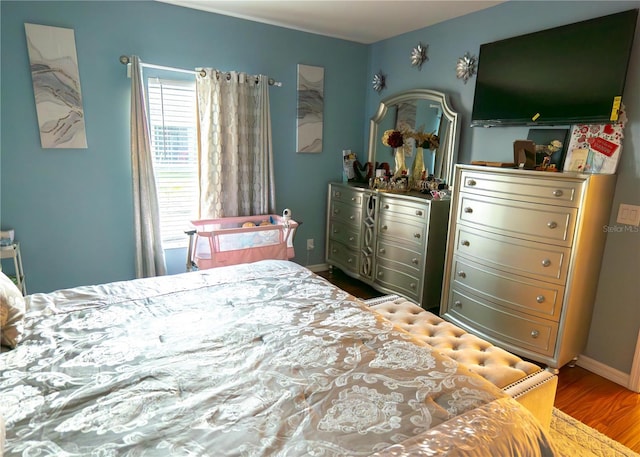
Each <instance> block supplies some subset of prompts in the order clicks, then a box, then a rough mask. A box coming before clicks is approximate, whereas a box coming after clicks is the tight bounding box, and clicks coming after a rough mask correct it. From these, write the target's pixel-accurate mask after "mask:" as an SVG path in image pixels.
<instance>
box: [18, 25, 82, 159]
mask: <svg viewBox="0 0 640 457" xmlns="http://www.w3.org/2000/svg"><path fill="white" fill-rule="evenodd" d="M25 31H26V35H27V47H28V50H29V62H30V65H31V79H32V81H33V92H34V95H35V102H36V111H37V114H38V126H39V129H40V142H41V143H42V147H43V148H78V149H81V148H86V147H87V136H86V133H85V125H84V111H83V109H82V94H81V91H80V73H79V71H78V57H77V54H76V43H75V35H74V31H73V29H65V28H60V27H50V26H46V25H38V24H25Z"/></svg>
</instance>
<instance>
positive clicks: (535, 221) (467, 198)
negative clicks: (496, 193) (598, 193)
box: [458, 193, 578, 246]
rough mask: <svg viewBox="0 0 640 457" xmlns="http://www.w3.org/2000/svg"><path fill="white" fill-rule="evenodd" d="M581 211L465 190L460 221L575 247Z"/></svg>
mask: <svg viewBox="0 0 640 457" xmlns="http://www.w3.org/2000/svg"><path fill="white" fill-rule="evenodd" d="M577 211H578V210H577V209H575V208H565V207H557V206H551V205H539V204H528V203H523V202H516V201H513V200H499V199H494V198H488V197H478V196H474V195H469V194H464V193H462V194H460V206H459V208H458V221H459V222H463V223H467V224H471V225H473V226H475V227H477V226H484V227H486V228H488V229H490V230H493V231H495V232H497V233H501V234H503V235H508V236H515V237H518V238H525V239H528V240H536V241H540V242H543V243H554V244H559V245H561V246H571V243H572V241H573V232H574V226H575V221H576V214H577Z"/></svg>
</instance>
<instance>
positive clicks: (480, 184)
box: [460, 170, 584, 208]
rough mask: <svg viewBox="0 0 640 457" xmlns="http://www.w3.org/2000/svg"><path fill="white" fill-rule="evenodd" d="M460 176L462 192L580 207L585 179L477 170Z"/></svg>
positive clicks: (465, 171)
mask: <svg viewBox="0 0 640 457" xmlns="http://www.w3.org/2000/svg"><path fill="white" fill-rule="evenodd" d="M461 177H462V178H461V180H460V192H472V193H474V194H479V195H486V196H493V197H500V198H508V199H511V200H518V201H530V202H536V203H544V204H551V205H559V206H570V207H574V208H577V207H578V206H580V200H581V198H582V192H583V182H584V181H583V180H575V181H572V180H570V179H562V180H560V179H549V178H545V177H544V173H542V174H541V176H540V177H532V176H524V173H518V172H514V173H512V174H501V173H483V172H482V171H475V170H463V171H462V172H461Z"/></svg>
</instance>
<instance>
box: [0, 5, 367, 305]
mask: <svg viewBox="0 0 640 457" xmlns="http://www.w3.org/2000/svg"><path fill="white" fill-rule="evenodd" d="M1 8H2V50H1V51H2V74H1V76H2V93H1V94H2V143H1V144H2V157H1V159H2V180H1V184H2V187H1V190H2V192H1V205H2V206H1V210H2V211H1V217H2V219H1V221H0V222H1V223H2V226H3V227H11V228H14V229H15V230H16V237H17V239H19V240H21V242H22V251H23V259H24V268H25V271H26V273H27V287H28V292H30V293H33V292H48V291H51V290H54V289H58V288H65V287H70V286H75V285H80V284H90V283H101V282H105V281H113V280H119V279H130V278H132V277H133V275H134V265H133V262H134V260H133V259H134V258H133V246H134V241H133V216H132V211H133V210H132V193H131V171H130V169H131V166H130V155H129V154H130V153H129V124H128V121H129V93H130V89H129V88H130V86H129V85H130V80H129V79H127V77H126V69H125V66H123V65H122V64H120V62H119V61H118V57H119V56H120V55H122V54H127V55H128V54H136V55H139V56H140V57H141V58H142V60H143V61H146V62H149V63H155V64H160V65H170V66H174V67H180V68H194V67H197V66H212V67H215V68H220V69H223V70H239V71H245V72H248V73H252V74H253V73H262V74H268V75H270V76H271V77H273V78H275V79H276V80H278V81H281V82H282V83H283V87H280V88H277V87H274V88H272V89H271V92H270V99H271V114H272V128H273V137H274V138H273V147H274V151H275V175H276V180H277V185H276V204H277V211H278V212H279V213H280V212H282V210H283V209H284V208H290V209H291V210H292V212H293V215H294V218H296V219H297V220H299V221H302V222H303V224H302V226H301V228H300V230H299V232H298V235H297V237H296V248H297V249H296V250H297V252H298V254H299V255H298V257H297V258H296V260H297V261H298V262H299V263H302V264H318V263H322V262H324V242H323V240H324V224H325V223H324V220H325V216H324V215H325V212H324V211H325V210H324V208H325V205H326V203H325V201H326V186H327V182H329V181H332V180H338V179H341V176H342V174H341V173H342V170H341V153H342V152H341V151H342V150H343V149H345V148H350V149H353V150H354V151H358V150H360V151H362V150H363V140H362V131H363V129H364V127H365V124H366V122H365V119H364V118H363V115H362V113H363V112H364V104H365V93H366V87H367V85H366V80H367V74H366V69H367V67H366V63H367V58H368V54H367V47H366V46H365V45H361V44H357V43H353V42H348V41H344V40H336V39H331V38H327V37H323V36H319V35H314V34H308V33H302V32H297V31H292V30H288V29H283V28H280V27H274V26H269V25H264V24H259V23H256V22H250V21H245V20H240V19H235V18H230V17H225V16H220V15H216V14H209V13H203V12H201V11H195V10H191V9H186V8H181V7H177V6H173V5H168V4H164V3H159V2H150V1H139V2H111V1H108V2H89V1H84V2H76V1H74V2H11V1H2V2H1ZM25 22H28V23H35V24H44V25H50V26H56V27H65V28H72V29H74V31H75V38H76V48H77V54H78V63H79V70H80V80H81V86H82V95H83V104H84V112H85V121H86V132H87V141H88V146H89V147H88V149H78V150H69V149H42V148H41V146H40V138H39V133H38V122H37V118H36V111H35V104H34V98H33V89H32V85H31V74H30V71H29V59H28V53H27V47H26V39H25V32H24V23H25ZM298 63H304V64H309V65H317V66H322V67H324V69H325V99H326V101H325V107H324V116H325V117H324V120H325V121H324V150H323V153H321V154H297V153H296V152H295V151H296V145H295V140H296V82H297V64H298ZM307 238H314V239H315V240H316V243H315V245H316V249H315V250H313V251H311V252H310V253H309V257H308V258H307V251H306V239H307ZM167 254H168V255H167V260H168V267H169V271H170V272H178V271H184V262H185V256H186V255H185V252H184V251H183V250H178V251H172V252H168V253H167ZM5 267H6V268H7V269H8V268H10V267H9V266H8V265H6V266H5Z"/></svg>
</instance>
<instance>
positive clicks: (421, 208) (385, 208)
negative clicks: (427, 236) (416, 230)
mask: <svg viewBox="0 0 640 457" xmlns="http://www.w3.org/2000/svg"><path fill="white" fill-rule="evenodd" d="M379 213H380V215H382V216H383V217H397V218H401V219H403V220H412V221H413V222H418V223H421V224H424V223H425V222H426V221H427V217H428V215H429V205H428V204H426V203H424V202H414V201H410V200H403V199H401V198H399V197H395V198H388V197H386V196H385V195H384V194H383V195H382V197H381V198H380V209H379Z"/></svg>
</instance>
